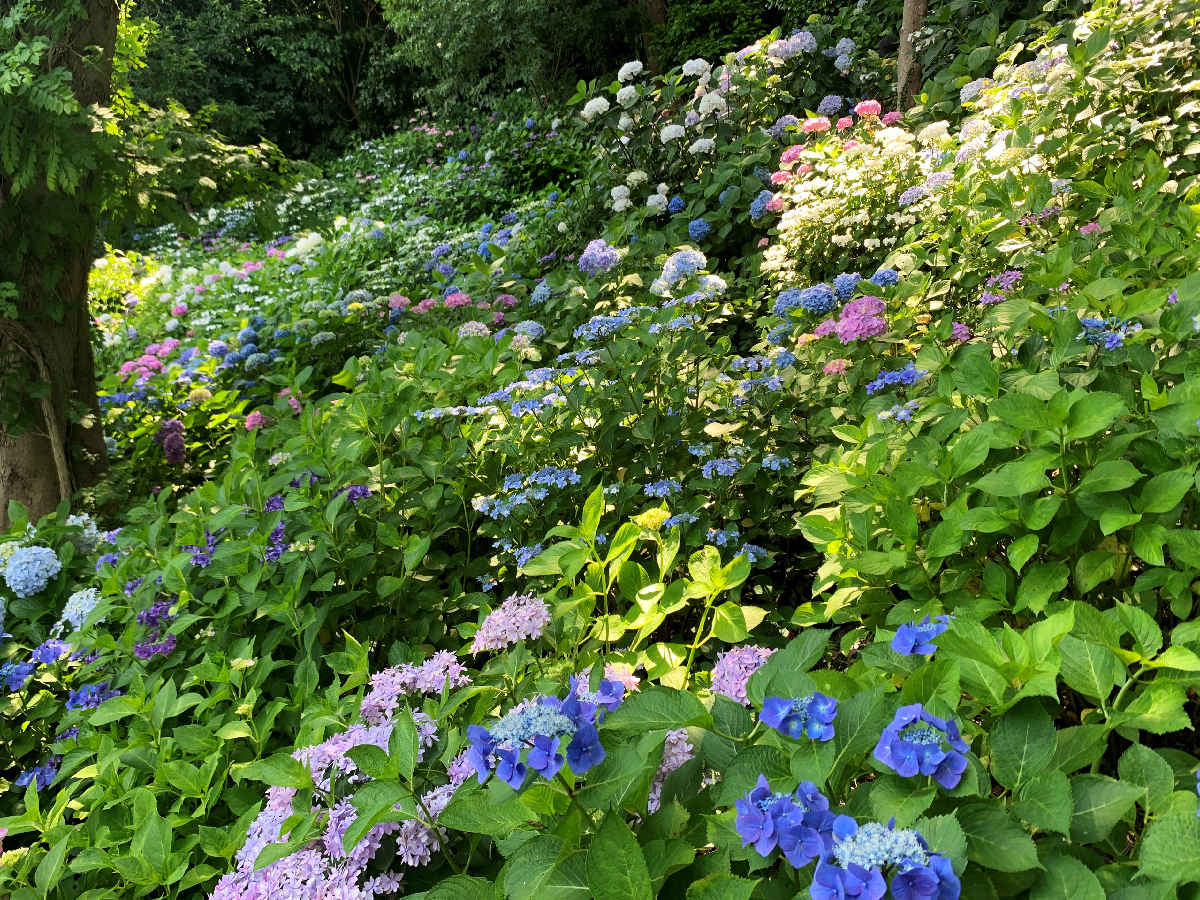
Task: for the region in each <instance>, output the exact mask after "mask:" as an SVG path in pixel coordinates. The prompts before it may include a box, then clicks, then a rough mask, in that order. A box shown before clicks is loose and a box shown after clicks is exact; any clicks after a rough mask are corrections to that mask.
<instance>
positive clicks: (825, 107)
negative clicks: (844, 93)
mask: <svg viewBox="0 0 1200 900" xmlns="http://www.w3.org/2000/svg"><path fill="white" fill-rule="evenodd" d="M845 102H846V101H845V100H843V99H842V98H841V97H839V96H838V95H837V94H826V95H825V97H824V98H823V99H822V100H821V102H820V103H818V104H817V115H819V116H832V115H833V114H834V113H836V112H838V111H839V110H841V108H842V104H843V103H845Z"/></svg>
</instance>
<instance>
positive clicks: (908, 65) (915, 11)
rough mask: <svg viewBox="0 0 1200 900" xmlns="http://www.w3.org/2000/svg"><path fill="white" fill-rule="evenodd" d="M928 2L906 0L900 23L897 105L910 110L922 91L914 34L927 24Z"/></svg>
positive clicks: (924, 0) (923, 0)
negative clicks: (926, 11)
mask: <svg viewBox="0 0 1200 900" xmlns="http://www.w3.org/2000/svg"><path fill="white" fill-rule="evenodd" d="M926 8H927V0H904V18H903V19H902V21H901V23H900V53H899V56H898V57H897V58H896V103H897V105H898V107H899V108H900V109H908V108H909V107H911V106H912V105H913V104H914V103H915V102H916V98H917V94H918V93H919V92H920V90H921V64H920V63H919V62H917V55H916V53H915V52H914V51H913V43H912V41H913V34H914V33H915V32H917V31H920V30H921V27H922V25H924V24H925V10H926Z"/></svg>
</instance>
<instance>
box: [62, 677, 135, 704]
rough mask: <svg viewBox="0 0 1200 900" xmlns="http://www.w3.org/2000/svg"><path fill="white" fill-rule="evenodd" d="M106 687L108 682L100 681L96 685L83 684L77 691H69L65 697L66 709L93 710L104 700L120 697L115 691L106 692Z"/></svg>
mask: <svg viewBox="0 0 1200 900" xmlns="http://www.w3.org/2000/svg"><path fill="white" fill-rule="evenodd" d="M107 687H108V682H107V681H101V682H99V683H98V684H85V685H84V686H83V687H81V688H79V689H78V690H73V691H71V693H70V696H68V697H67V703H66V706H67V709H95V708H96V707H98V706H99V705H100V704H101V703H103V702H104V701H105V700H110V699H112V698H113V697H120V696H121V694H122V693H123V692H122V691H120V690H116V689H114V690H111V691H110V690H106V688H107Z"/></svg>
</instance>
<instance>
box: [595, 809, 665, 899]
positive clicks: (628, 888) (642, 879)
mask: <svg viewBox="0 0 1200 900" xmlns="http://www.w3.org/2000/svg"><path fill="white" fill-rule="evenodd" d="M587 883H588V887H589V888H590V889H591V892H592V897H593V898H594V900H653V897H654V894H653V892H652V891H651V889H650V871H649V869H647V867H646V859H645V857H644V856H643V855H642V848H641V847H640V846H639V845H638V842H637V838H635V837H634V836H633V832H631V831H630V830H629V826H628V825H626V824H625V821H624V820H623V819H622V818H621V817H620V816H618V815H616V814H613V813H609V814H608V815H607V816H605V817H604V822H603V823H602V824H601V825H600V830H599V831H597V832H596V836H595V837H594V838H592V845H591V848H590V849H589V850H588V854H587Z"/></svg>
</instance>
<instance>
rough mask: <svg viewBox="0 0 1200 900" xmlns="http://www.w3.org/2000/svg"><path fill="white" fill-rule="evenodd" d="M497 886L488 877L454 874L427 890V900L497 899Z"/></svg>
mask: <svg viewBox="0 0 1200 900" xmlns="http://www.w3.org/2000/svg"><path fill="white" fill-rule="evenodd" d="M495 896H496V888H495V886H494V885H493V884H492V883H491V882H490V881H488V880H487V879H486V878H475V877H474V876H472V875H452V876H451V877H449V878H447V879H446V880H445V881H439V882H438V883H437V884H436V885H435V886H434V887H432V888H430V889H429V890H428V891H426V892H425V900H495Z"/></svg>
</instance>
